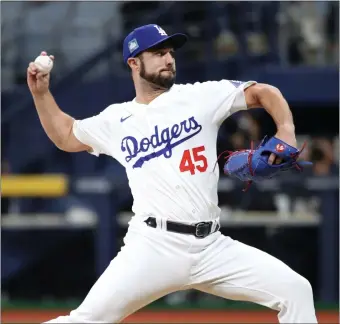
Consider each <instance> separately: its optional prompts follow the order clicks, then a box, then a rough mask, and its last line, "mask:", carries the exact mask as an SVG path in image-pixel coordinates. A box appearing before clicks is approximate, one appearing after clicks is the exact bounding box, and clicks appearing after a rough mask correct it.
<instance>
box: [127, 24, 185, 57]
mask: <svg viewBox="0 0 340 324" xmlns="http://www.w3.org/2000/svg"><path fill="white" fill-rule="evenodd" d="M187 40H188V37H187V36H186V35H185V34H178V33H177V34H173V35H171V36H168V34H167V33H166V32H165V31H164V30H163V29H162V28H161V27H160V26H158V25H155V24H150V25H145V26H141V27H138V28H136V29H134V30H133V31H132V32H131V33H130V34H129V35H127V36H126V37H125V39H124V44H123V58H124V63H127V60H128V58H130V57H135V56H137V55H138V54H139V53H141V52H143V51H145V50H147V49H150V48H152V47H154V46H156V45H159V44H161V43H163V42H165V41H168V42H169V44H170V45H171V46H172V47H173V48H174V50H176V49H178V48H180V47H182V46H183V45H184V44H185V43H186V41H187Z"/></svg>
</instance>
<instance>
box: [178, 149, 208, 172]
mask: <svg viewBox="0 0 340 324" xmlns="http://www.w3.org/2000/svg"><path fill="white" fill-rule="evenodd" d="M204 151H205V147H204V146H199V147H194V148H193V149H192V153H191V152H190V150H185V151H184V152H183V156H182V159H181V163H180V165H179V170H180V171H181V172H187V171H190V173H191V174H195V169H197V170H198V171H199V172H205V171H206V170H207V168H208V160H207V158H206V157H205V156H204V155H203V152H204ZM193 161H194V162H196V164H194V163H193Z"/></svg>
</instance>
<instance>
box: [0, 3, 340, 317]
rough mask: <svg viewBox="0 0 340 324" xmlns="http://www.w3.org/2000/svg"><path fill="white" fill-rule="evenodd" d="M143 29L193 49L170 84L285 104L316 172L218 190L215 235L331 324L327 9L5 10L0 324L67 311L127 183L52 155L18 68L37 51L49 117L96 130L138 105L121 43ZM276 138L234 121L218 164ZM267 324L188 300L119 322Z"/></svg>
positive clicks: (99, 258)
mask: <svg viewBox="0 0 340 324" xmlns="http://www.w3.org/2000/svg"><path fill="white" fill-rule="evenodd" d="M147 23H157V24H159V25H161V26H162V27H163V28H164V29H165V30H166V31H167V32H168V33H172V32H175V31H184V32H186V33H188V34H189V35H190V36H191V40H190V42H189V43H188V44H187V46H186V47H184V48H183V49H182V50H181V51H179V52H178V54H176V55H177V66H178V82H179V83H184V82H195V81H206V80H212V79H215V80H218V79H222V78H227V79H232V80H257V81H259V82H266V83H270V84H272V85H274V86H277V87H278V88H279V89H280V90H281V91H282V93H283V94H284V95H285V97H286V98H287V100H288V101H289V103H290V106H291V109H292V111H293V114H294V119H295V123H296V132H297V135H298V141H299V144H300V145H302V143H303V142H304V141H307V143H308V146H307V149H306V150H305V153H304V157H305V158H307V159H311V160H312V161H313V162H314V166H313V168H312V169H310V170H307V171H306V172H304V174H303V175H301V176H295V177H294V176H293V175H292V176H285V177H284V178H279V179H273V180H271V181H266V182H263V183H261V184H260V185H253V186H252V187H251V189H250V190H249V192H248V193H246V194H245V193H243V192H242V191H241V190H242V186H243V184H242V183H238V182H234V181H232V180H230V179H228V178H226V177H224V176H223V175H221V180H220V187H219V199H220V205H221V208H222V215H221V223H222V232H223V233H224V234H226V235H230V236H232V237H233V238H235V239H238V240H241V241H243V242H245V243H247V244H250V245H253V246H255V247H258V248H260V249H262V250H264V251H267V252H269V253H271V254H273V255H274V256H276V257H278V258H280V259H281V260H283V261H284V262H286V263H287V264H288V265H290V266H291V267H292V268H293V269H294V270H296V271H298V272H299V273H301V274H302V275H303V276H305V277H306V278H308V280H309V281H310V282H311V284H312V286H313V289H314V293H315V301H316V305H317V310H318V316H319V319H320V322H324V323H337V322H338V321H337V314H338V307H339V303H338V299H339V295H338V290H339V280H338V278H339V239H338V235H339V200H338V198H339V181H338V177H339V170H338V167H339V159H338V157H339V153H338V149H339V133H338V130H339V107H338V104H339V70H338V64H339V51H338V48H339V42H338V41H339V29H338V24H339V4H338V2H332V1H321V2H303V1H301V2H292V1H285V2H275V1H274V2H264V1H258V2H196V1H191V2H140V1H138V2H130V1H124V2H109V1H103V2H99V1H93V2H85V1H84V2H83V1H70V2H63V1H56V2H52V1H23V2H20V1H14V2H12V1H8V2H7V1H1V32H2V37H1V45H2V55H1V67H2V71H1V72H2V73H1V83H2V96H1V106H2V107H1V108H2V116H1V164H2V168H1V172H2V199H1V207H2V218H1V227H2V235H1V236H2V250H1V252H2V253H1V281H2V289H1V302H2V322H21V323H23V322H34V321H43V320H46V319H48V318H51V317H55V316H57V315H59V314H61V313H65V312H67V311H68V310H69V309H72V308H74V307H76V306H77V305H78V304H79V302H80V301H81V300H82V299H83V298H84V297H85V295H86V294H87V292H88V290H89V289H90V287H91V285H92V284H93V283H94V281H95V280H96V278H97V277H98V276H99V275H100V274H101V273H102V271H103V270H104V268H105V267H106V266H107V265H108V263H109V261H110V260H111V259H112V258H113V257H114V256H115V255H116V253H117V251H118V249H119V248H120V246H121V244H122V238H123V236H124V234H125V232H126V229H127V222H128V221H129V219H130V216H131V212H130V209H131V204H132V197H131V194H130V190H129V188H128V183H127V179H126V174H125V171H124V170H123V168H122V167H121V166H120V165H118V163H117V162H116V161H114V160H112V159H109V158H108V157H100V158H95V157H93V156H90V155H89V154H87V153H77V154H68V153H65V152H62V151H60V150H58V149H57V148H56V147H54V145H53V144H52V143H51V142H50V141H49V139H48V138H47V136H46V135H45V134H44V132H43V129H42V127H41V125H40V123H39V120H38V117H37V114H36V112H35V109H34V106H33V103H32V100H31V97H30V94H29V91H28V89H27V86H26V68H27V64H28V63H29V62H30V61H32V60H33V59H34V58H35V57H36V56H37V55H39V53H40V51H42V50H46V51H48V52H49V53H51V54H54V55H55V57H56V60H55V68H54V70H53V76H52V85H51V89H52V93H53V94H54V95H55V97H56V100H57V102H58V103H59V105H60V106H61V107H62V109H63V110H65V111H66V112H68V113H69V114H71V115H72V116H74V117H75V118H84V117H88V116H92V115H94V114H97V113H98V112H99V111H101V110H103V109H104V108H105V107H106V106H108V105H109V104H111V103H114V102H122V101H127V100H131V99H132V98H133V95H134V89H133V84H132V81H131V80H130V75H129V71H128V69H127V68H126V67H125V66H124V65H123V63H122V50H121V49H122V40H123V38H124V37H125V35H126V34H127V33H128V32H130V30H131V29H132V28H134V27H137V26H139V25H142V24H147ZM274 132H275V127H274V124H273V122H272V120H271V119H270V118H269V116H268V114H266V113H265V112H264V111H263V110H261V109H259V110H255V111H253V112H251V113H248V112H242V113H240V114H236V115H234V116H233V117H232V118H229V119H228V120H227V121H226V122H225V123H224V124H223V125H222V127H221V130H220V134H219V139H218V151H219V152H222V151H224V150H226V149H236V148H245V147H249V143H250V141H251V140H254V141H256V142H258V141H259V139H261V138H262V136H264V135H266V134H267V135H273V133H274ZM179 266H180V265H179ZM136 272H138V269H136ZM273 275H275V274H273ZM113 302H114V301H113ZM275 316H276V315H275V313H272V312H270V311H267V310H265V309H263V308H259V307H257V306H255V305H248V304H244V303H234V302H230V301H227V300H222V299H220V298H216V297H213V296H209V295H204V294H203V293H199V292H195V291H187V292H179V293H175V294H171V295H169V296H166V297H165V298H163V299H162V300H159V301H156V302H155V303H153V304H152V305H150V306H149V307H147V309H146V310H142V311H140V312H139V313H137V314H135V315H133V316H132V317H130V318H129V319H127V321H130V322H149V323H150V322H158V323H160V322H168V323H169V322H176V321H179V322H195V323H198V322H204V321H205V322H206V323H208V322H215V323H217V322H220V323H222V322H233V323H237V322H243V323H245V322H249V323H250V322H262V323H265V322H275V321H276V317H275Z"/></svg>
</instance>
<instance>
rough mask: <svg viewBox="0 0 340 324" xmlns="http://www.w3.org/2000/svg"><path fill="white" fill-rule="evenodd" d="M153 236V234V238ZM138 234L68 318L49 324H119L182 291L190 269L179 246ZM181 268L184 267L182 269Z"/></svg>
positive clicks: (130, 239) (54, 320)
mask: <svg viewBox="0 0 340 324" xmlns="http://www.w3.org/2000/svg"><path fill="white" fill-rule="evenodd" d="M150 235H152V234H150ZM164 241H165V240H163V242H160V243H158V242H157V239H155V238H152V237H151V238H150V237H146V236H143V234H141V233H135V234H133V235H131V236H130V238H129V240H128V241H127V242H126V245H125V246H124V247H123V248H122V250H121V252H119V254H118V255H117V256H116V258H114V259H113V260H112V261H111V263H110V265H109V266H108V268H107V269H106V270H105V271H104V273H103V274H102V275H101V277H100V278H99V279H98V280H97V282H96V283H95V284H94V286H93V287H92V289H91V290H90V292H89V293H88V295H87V296H86V298H85V300H84V301H83V303H82V304H81V305H80V306H79V307H78V308H77V309H75V310H73V311H72V312H71V313H70V314H69V315H68V316H60V317H58V318H56V319H53V320H51V321H48V322H46V323H119V322H120V321H122V320H123V319H124V318H125V317H127V316H128V315H130V314H132V313H134V312H135V311H137V310H138V309H140V308H142V307H144V306H145V305H147V304H149V303H151V302H152V301H154V300H156V299H158V298H160V297H162V296H164V295H166V294H168V293H170V292H173V291H176V290H179V289H181V287H182V286H184V285H185V284H186V283H187V282H188V279H189V265H188V264H186V263H188V262H187V261H186V260H185V258H184V254H181V252H180V251H177V250H176V246H175V245H174V246H172V248H168V247H167V246H166V242H164ZM179 264H180V265H181V266H179Z"/></svg>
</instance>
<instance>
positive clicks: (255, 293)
mask: <svg viewBox="0 0 340 324" xmlns="http://www.w3.org/2000/svg"><path fill="white" fill-rule="evenodd" d="M192 281H193V282H194V283H195V284H196V285H195V286H194V288H196V289H198V290H201V291H204V292H207V293H210V294H213V295H217V296H220V297H224V298H227V299H232V300H240V301H249V302H254V303H257V304H260V305H263V306H266V307H269V308H272V309H274V310H277V311H278V312H279V314H278V319H279V322H280V323H317V319H316V315H315V308H314V301H313V292H312V287H311V285H310V283H309V282H308V281H307V280H306V279H305V278H303V277H302V276H301V275H299V274H298V273H296V272H295V271H293V270H292V269H291V268H290V267H288V266H287V265H286V264H284V263H283V262H281V261H280V260H278V259H276V258H274V257H273V256H271V255H269V254H267V253H265V252H263V251H260V250H258V249H256V248H254V247H251V246H248V245H246V244H243V243H241V242H238V241H236V240H232V239H231V238H229V237H225V236H223V235H220V237H219V238H218V239H217V240H216V241H215V242H214V243H213V244H211V245H210V246H209V248H208V249H206V250H205V251H204V252H203V253H202V259H201V262H200V264H199V265H198V267H197V268H196V274H194V276H193V277H192Z"/></svg>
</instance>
